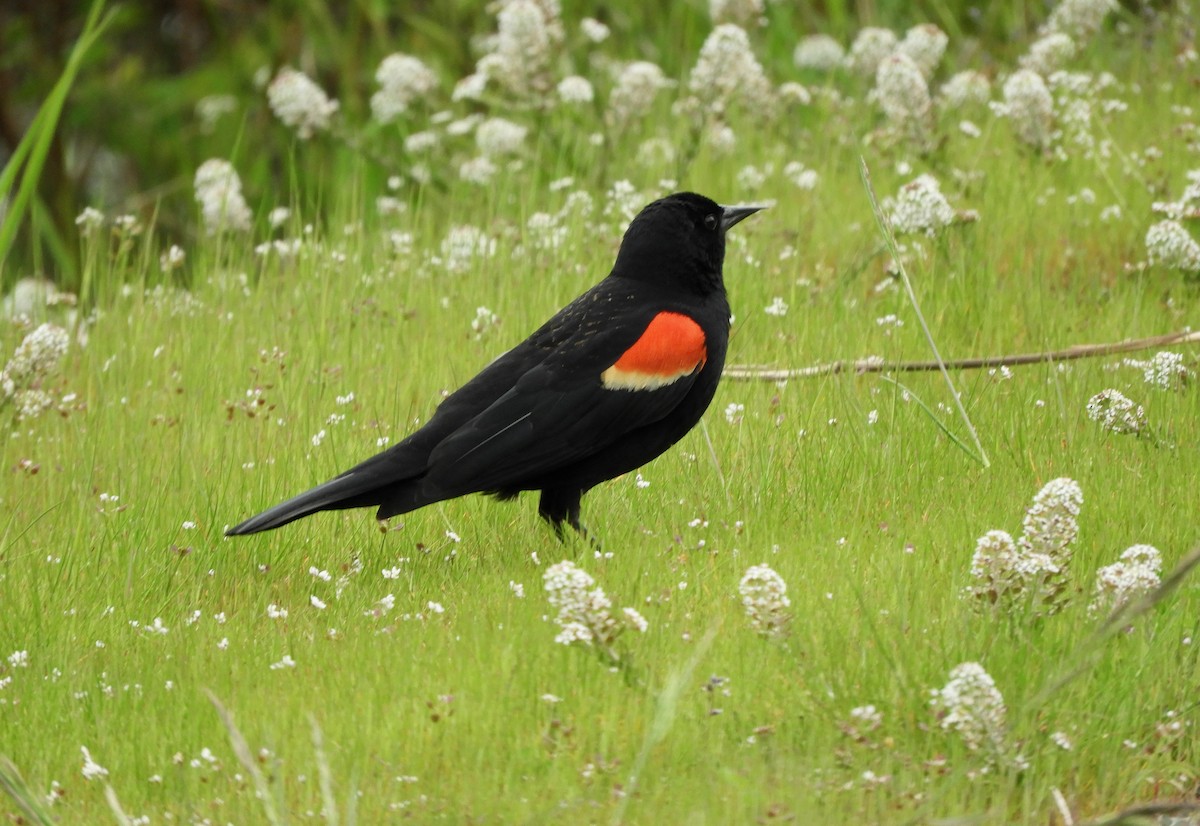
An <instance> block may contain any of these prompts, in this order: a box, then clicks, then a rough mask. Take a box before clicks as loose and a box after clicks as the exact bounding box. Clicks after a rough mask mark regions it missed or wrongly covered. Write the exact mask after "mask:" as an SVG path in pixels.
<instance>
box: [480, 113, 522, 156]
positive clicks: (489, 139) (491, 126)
mask: <svg viewBox="0 0 1200 826" xmlns="http://www.w3.org/2000/svg"><path fill="white" fill-rule="evenodd" d="M528 132H529V129H528V128H527V127H524V126H521V125H520V124H517V123H513V122H512V121H510V120H505V119H504V118H488V119H487V120H485V121H484V122H483V123H481V124H479V128H478V129H476V130H475V143H476V145H477V146H478V147H479V151H480V152H482V153H483V154H484V155H486V156H489V157H497V156H499V155H512V154H515V153H516V152H519V151H520V149H521V145H522V144H523V143H524V142H525V135H526V134H528Z"/></svg>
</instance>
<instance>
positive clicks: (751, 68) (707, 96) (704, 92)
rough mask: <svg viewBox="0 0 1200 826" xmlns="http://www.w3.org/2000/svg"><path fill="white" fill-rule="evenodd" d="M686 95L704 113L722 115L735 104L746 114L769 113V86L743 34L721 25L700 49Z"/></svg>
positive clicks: (728, 24) (723, 24)
mask: <svg viewBox="0 0 1200 826" xmlns="http://www.w3.org/2000/svg"><path fill="white" fill-rule="evenodd" d="M688 91H689V92H690V93H691V94H692V96H693V97H694V99H695V100H696V101H698V102H699V103H700V105H701V106H702V107H703V108H704V110H705V111H706V112H709V113H721V112H724V111H725V110H726V109H727V108H728V107H729V106H730V105H731V104H733V103H735V102H736V103H737V104H738V105H740V106H742V107H744V108H745V109H747V110H748V111H752V112H757V111H763V110H769V109H770V108H771V106H772V90H771V84H770V83H769V82H768V81H767V78H766V75H765V74H764V72H763V68H762V64H760V63H759V62H758V58H757V57H755V56H754V51H753V49H751V47H750V38H749V36H748V35H747V34H746V32H745V30H744V29H742V28H740V27H738V26H736V25H734V24H732V23H722V24H721V25H719V26H717V27H716V28H714V29H713V30H712V32H711V33H710V34H709V35H708V37H707V38H706V39H705V41H704V45H703V46H701V47H700V55H699V57H697V59H696V65H695V66H694V67H693V68H692V73H691V76H690V77H689V79H688Z"/></svg>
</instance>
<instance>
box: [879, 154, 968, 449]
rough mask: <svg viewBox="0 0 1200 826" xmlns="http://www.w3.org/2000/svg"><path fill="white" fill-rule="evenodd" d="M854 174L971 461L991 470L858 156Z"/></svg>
mask: <svg viewBox="0 0 1200 826" xmlns="http://www.w3.org/2000/svg"><path fill="white" fill-rule="evenodd" d="M858 172H859V177H861V178H862V182H863V186H864V187H866V190H867V199H868V200H870V202H871V212H872V213H873V214H874V215H875V223H876V224H878V225H879V231H880V232H881V233H883V240H884V242H885V243H886V244H887V248H888V252H889V253H890V254H891V256H892V260H893V261H895V262H896V269H897V270H898V271H899V273H900V280H901V281H903V282H904V290H905V292H906V293H908V301H909V303H910V304H912V308H913V313H914V314H915V315H916V317H917V322H918V323H919V324H920V325H921V330H922V331H923V332H924V333H925V340H926V341H928V342H929V349H930V350H931V351H932V352H933V357H934V359H935V360H936V361H937V363H938V368H939V369H940V370H941V373H942V378H944V379H945V380H946V386H947V387H949V388H950V397H951V398H952V399H954V405H955V406H956V407H957V408H958V415H959V416H961V417H962V420H963V422H964V423H965V424H966V426H967V430H968V432H970V434H971V439H972V440H973V441H974V442H975V449H976V450H977V451H978V453H977V454H975V458H976V459H978V460H979V462H980V464H982V465H983V466H984V467H985V468H986V467H991V464H992V463H991V461H989V459H988V455H987V451H985V450H984V449H983V444H982V443H981V442H980V441H979V434H978V433H976V432H975V425H974V424H972V423H971V417H970V416H968V415H967V411H966V408H964V407H963V404H962V399H960V398H959V395H958V391H957V390H955V388H954V381H953V380H952V379H951V378H950V373H949V371H948V370H946V363H945V361H943V359H942V354H941V353H940V352H938V347H937V342H936V341H934V340H933V333H932V332H931V331H930V329H929V325H928V324H927V323H926V322H925V316H924V314H922V312H921V305H920V304H919V303H918V302H917V294H916V292H915V291H914V290H913V285H912V281H911V280H910V279H909V277H908V270H906V269H905V268H904V262H903V261H901V260H900V249H899V247H898V246H897V245H896V237H895V236H894V235H893V234H892V228H891V225H890V224H889V223H888V220H887V217H886V216H885V215H884V214H883V209H882V208H880V206H879V200H878V199H877V198H876V197H875V188H874V187H873V186H872V185H871V170H870V169H868V168H867V160H866V158H864V157H862V156H861V155H860V156H859V158H858ZM955 441H957V440H955Z"/></svg>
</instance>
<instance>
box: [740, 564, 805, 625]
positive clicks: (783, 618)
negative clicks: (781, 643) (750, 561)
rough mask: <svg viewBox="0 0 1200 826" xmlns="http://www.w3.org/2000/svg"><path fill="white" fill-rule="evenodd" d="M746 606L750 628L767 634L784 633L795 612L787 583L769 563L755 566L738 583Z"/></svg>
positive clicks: (743, 604) (744, 606) (743, 605)
mask: <svg viewBox="0 0 1200 826" xmlns="http://www.w3.org/2000/svg"><path fill="white" fill-rule="evenodd" d="M738 594H739V595H740V596H741V598H742V607H743V608H744V609H745V610H746V616H747V618H749V620H750V627H751V628H753V629H754V630H755V631H756V632H758V633H759V634H761V635H762V636H764V637H774V636H779V635H781V634H783V632H784V630H785V629H786V626H787V623H788V621H789V620H790V619H791V613H790V612H789V611H788V609H789V608H790V607H791V604H792V601H791V600H790V599H788V596H787V583H786V582H784V581H783V577H781V576H780V575H779V574H778V573H776V572H775V571H774V569H772V568H771V567H770V566H769V565H754V566H752V567H751V568H749V569H748V570H747V571H746V573H745V574H744V575H743V576H742V579H741V582H739V583H738Z"/></svg>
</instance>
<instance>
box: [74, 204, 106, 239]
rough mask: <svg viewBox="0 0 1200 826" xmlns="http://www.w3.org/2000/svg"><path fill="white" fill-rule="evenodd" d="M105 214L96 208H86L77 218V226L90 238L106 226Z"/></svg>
mask: <svg viewBox="0 0 1200 826" xmlns="http://www.w3.org/2000/svg"><path fill="white" fill-rule="evenodd" d="M104 220H105V219H104V213H103V212H101V211H100V210H98V209H96V208H95V207H84V208H83V212H81V213H79V214H78V215H77V216H75V226H77V227H79V231H80V233H81V234H82V235H84V236H88V235H92V234H94V233H95V232H96V230H98V229H100V228H101V227H103V226H104Z"/></svg>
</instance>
